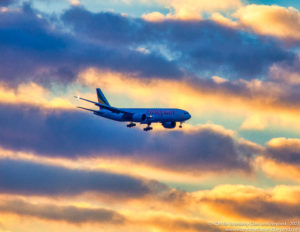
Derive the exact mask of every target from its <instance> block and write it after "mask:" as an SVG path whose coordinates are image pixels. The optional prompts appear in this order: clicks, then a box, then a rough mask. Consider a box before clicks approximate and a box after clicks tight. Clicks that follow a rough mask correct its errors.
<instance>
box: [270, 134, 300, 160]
mask: <svg viewBox="0 0 300 232" xmlns="http://www.w3.org/2000/svg"><path fill="white" fill-rule="evenodd" d="M266 155H267V157H269V158H271V159H273V160H276V161H277V162H282V163H287V164H292V165H296V166H300V139H286V138H274V139H272V140H270V141H269V142H268V143H267V154H266Z"/></svg>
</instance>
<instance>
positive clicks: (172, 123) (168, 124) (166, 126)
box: [162, 122, 176, 129]
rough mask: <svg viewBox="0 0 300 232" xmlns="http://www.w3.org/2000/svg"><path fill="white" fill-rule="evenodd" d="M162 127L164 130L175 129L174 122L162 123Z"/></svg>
mask: <svg viewBox="0 0 300 232" xmlns="http://www.w3.org/2000/svg"><path fill="white" fill-rule="evenodd" d="M162 125H163V127H164V128H167V129H173V128H175V127H176V122H163V123H162Z"/></svg>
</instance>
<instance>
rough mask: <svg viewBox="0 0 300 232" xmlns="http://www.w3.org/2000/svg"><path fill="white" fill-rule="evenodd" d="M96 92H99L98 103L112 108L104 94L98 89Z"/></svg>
mask: <svg viewBox="0 0 300 232" xmlns="http://www.w3.org/2000/svg"><path fill="white" fill-rule="evenodd" d="M96 92H97V97H98V102H99V103H101V104H103V105H107V106H110V104H109V103H108V101H107V99H106V98H105V96H104V94H103V93H102V91H101V89H100V88H97V89H96Z"/></svg>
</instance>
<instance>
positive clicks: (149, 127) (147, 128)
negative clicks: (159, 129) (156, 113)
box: [144, 124, 153, 131]
mask: <svg viewBox="0 0 300 232" xmlns="http://www.w3.org/2000/svg"><path fill="white" fill-rule="evenodd" d="M150 125H151V124H148V126H147V127H146V128H144V131H149V130H152V129H153V128H152V127H151V126H150Z"/></svg>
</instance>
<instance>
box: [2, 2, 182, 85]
mask: <svg viewBox="0 0 300 232" xmlns="http://www.w3.org/2000/svg"><path fill="white" fill-rule="evenodd" d="M0 53H1V56H0V80H1V81H4V82H7V83H10V84H17V83H20V82H26V81H28V80H34V81H39V82H44V83H49V82H52V81H59V82H62V83H66V82H69V81H72V80H73V79H74V77H75V76H76V74H77V73H78V72H79V71H81V70H84V69H85V68H88V67H97V68H101V69H109V70H114V71H118V72H124V73H131V74H132V75H138V76H143V77H165V78H179V77H181V76H182V75H183V73H182V72H181V71H180V69H179V68H178V67H176V65H175V64H174V63H173V62H171V61H168V60H166V59H165V58H163V57H162V56H161V55H159V54H158V53H151V54H144V53H141V52H137V51H134V50H132V49H130V48H128V47H127V48H126V47H123V48H114V47H108V46H103V45H100V44H95V43H92V42H90V41H87V40H83V39H81V38H80V37H78V36H77V35H72V33H68V32H66V31H65V30H64V29H63V28H61V27H60V26H59V21H58V20H56V19H55V18H51V19H50V18H49V17H48V16H47V15H43V14H41V13H39V12H37V11H35V10H34V9H32V8H31V6H30V5H28V4H25V5H23V8H22V9H21V10H20V11H18V12H16V11H13V12H11V11H8V12H1V13H0Z"/></svg>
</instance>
